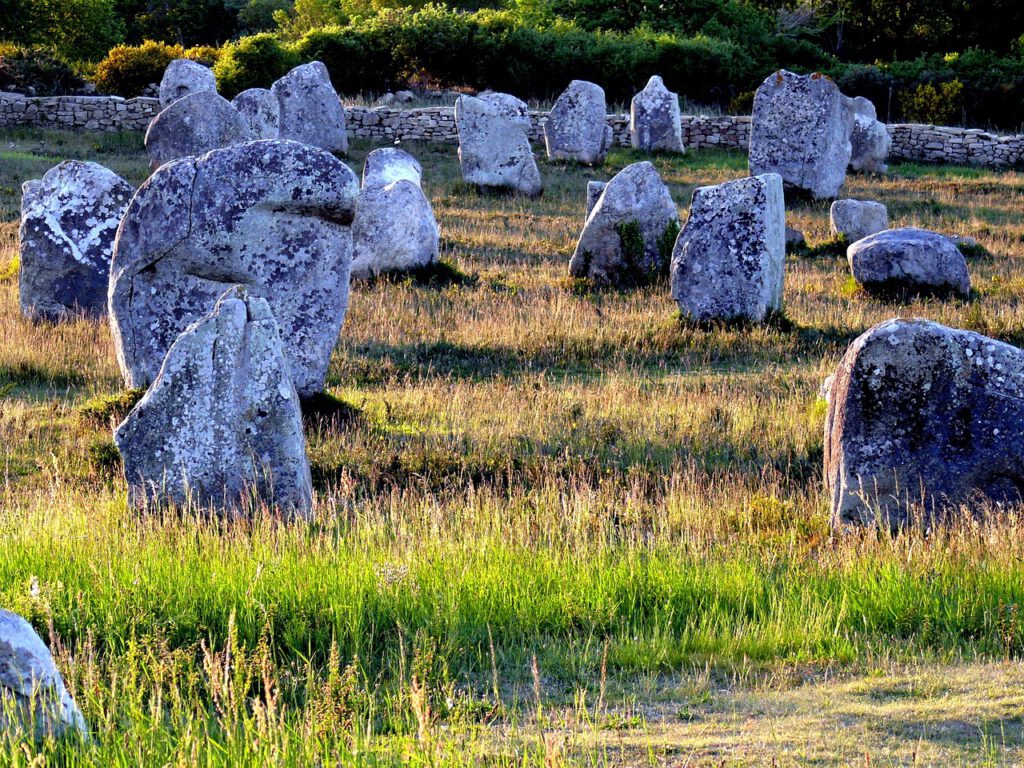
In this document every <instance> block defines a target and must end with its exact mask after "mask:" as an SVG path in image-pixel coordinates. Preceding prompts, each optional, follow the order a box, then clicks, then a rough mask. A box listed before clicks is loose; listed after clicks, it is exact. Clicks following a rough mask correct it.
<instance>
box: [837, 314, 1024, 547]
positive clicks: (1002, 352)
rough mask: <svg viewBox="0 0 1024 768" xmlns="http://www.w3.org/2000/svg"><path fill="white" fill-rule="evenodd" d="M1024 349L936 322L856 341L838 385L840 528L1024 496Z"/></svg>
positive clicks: (927, 516) (888, 328) (904, 324)
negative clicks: (1023, 492)
mask: <svg viewBox="0 0 1024 768" xmlns="http://www.w3.org/2000/svg"><path fill="white" fill-rule="evenodd" d="M1021 446H1024V351H1022V350H1020V349H1018V348H1017V347H1012V346H1010V345H1009V344H1004V343H1002V342H999V341H996V340H995V339H990V338H988V337H986V336H981V335H979V334H977V333H972V332H970V331H961V330H955V329H952V328H947V327H945V326H943V325H939V324H938V323H933V322H929V321H927V320H888V321H886V322H884V323H881V324H879V325H876V326H875V327H874V328H871V329H870V330H869V331H867V332H866V333H864V334H863V335H862V336H860V337H859V338H857V339H856V340H855V341H854V342H853V344H851V345H850V348H849V350H847V352H846V355H845V357H844V358H843V360H842V362H841V363H840V364H839V368H838V370H837V371H836V374H835V378H834V379H833V382H832V385H831V388H830V393H829V407H828V412H827V415H826V420H825V477H826V482H827V485H828V491H829V495H830V496H831V505H832V523H833V525H834V526H836V527H844V526H847V525H850V524H861V525H862V524H870V523H873V522H876V521H877V522H879V523H880V524H882V525H886V526H890V527H894V528H896V527H901V526H903V525H905V524H906V523H907V522H909V521H910V520H911V519H913V518H915V517H916V516H917V515H918V514H919V515H921V516H922V517H923V518H924V520H925V521H926V522H933V521H936V520H938V519H939V518H940V517H941V516H942V513H943V512H944V511H946V510H950V509H952V508H954V507H955V506H956V505H959V504H967V505H969V506H970V507H972V508H974V509H977V508H978V507H979V506H980V505H981V504H982V503H984V502H989V503H992V502H994V503H1019V502H1020V501H1021V500H1022V498H1024V496H1022V491H1024V451H1022V447H1021Z"/></svg>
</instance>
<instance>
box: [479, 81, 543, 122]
mask: <svg viewBox="0 0 1024 768" xmlns="http://www.w3.org/2000/svg"><path fill="white" fill-rule="evenodd" d="M477 98H478V99H480V100H481V101H486V102H487V103H488V104H490V105H491V106H492V107H494V108H495V109H497V110H498V114H500V115H502V116H504V117H507V118H508V119H509V120H512V121H513V122H515V123H519V125H521V126H523V128H525V129H526V130H527V131H529V130H530V126H531V125H532V123H531V122H530V107H529V106H527V104H526V102H525V101H523V100H522V99H520V98H518V97H517V96H513V95H512V94H511V93H499V92H498V91H484V92H483V93H480V94H478V95H477Z"/></svg>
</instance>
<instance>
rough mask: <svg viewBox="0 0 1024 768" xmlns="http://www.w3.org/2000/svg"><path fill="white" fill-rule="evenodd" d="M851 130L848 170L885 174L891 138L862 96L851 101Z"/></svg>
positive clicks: (871, 106) (869, 103)
mask: <svg viewBox="0 0 1024 768" xmlns="http://www.w3.org/2000/svg"><path fill="white" fill-rule="evenodd" d="M851 106H852V109H853V130H852V132H851V133H850V147H851V154H850V168H852V169H853V170H855V171H868V172H870V173H885V172H886V171H887V170H889V166H888V165H886V164H885V161H886V159H887V158H888V157H889V150H890V149H891V148H892V137H891V136H890V135H889V131H888V129H887V128H886V127H885V123H881V122H879V121H878V115H877V113H876V112H875V105H874V104H872V103H871V101H870V100H869V99H865V98H864V97H863V96H857V97H856V98H855V99H852V100H851Z"/></svg>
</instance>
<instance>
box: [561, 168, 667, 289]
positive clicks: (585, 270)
mask: <svg viewBox="0 0 1024 768" xmlns="http://www.w3.org/2000/svg"><path fill="white" fill-rule="evenodd" d="M678 232H679V211H678V209H677V208H676V204H675V202H673V200H672V195H671V194H669V191H668V188H667V187H666V186H665V185H664V184H663V183H662V181H661V177H660V176H658V171H657V170H655V168H654V166H653V165H652V164H651V163H649V162H646V161H645V162H642V163H633V164H632V165H627V166H626V167H625V168H623V169H622V170H621V171H619V172H618V173H617V174H615V176H613V177H612V180H611V181H609V182H608V183H607V184H606V185H605V186H604V188H603V190H602V191H601V196H600V197H599V198H598V200H597V202H596V203H595V204H594V207H593V208H592V209H591V211H590V213H589V214H588V216H587V221H586V223H585V224H584V225H583V232H582V233H581V234H580V239H579V241H578V242H577V243H576V250H575V251H574V252H573V255H572V260H571V261H570V262H569V273H570V274H571V275H573V276H574V277H585V278H588V279H590V280H593V281H594V282H596V283H600V284H606V285H629V284H632V283H637V282H643V281H645V280H648V279H650V278H652V277H655V276H657V275H659V274H663V273H664V272H665V271H666V270H667V269H668V260H669V254H670V253H671V249H672V242H673V241H674V238H675V235H676V234H677V233H678Z"/></svg>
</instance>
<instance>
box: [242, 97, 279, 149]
mask: <svg viewBox="0 0 1024 768" xmlns="http://www.w3.org/2000/svg"><path fill="white" fill-rule="evenodd" d="M231 106H233V107H234V108H235V109H236V110H238V114H240V115H241V116H242V119H243V120H245V123H246V125H248V126H249V134H250V135H251V136H252V138H254V139H276V138H278V136H279V135H280V133H281V105H280V103H279V102H278V101H277V96H275V95H274V94H273V92H272V91H268V90H267V89H266V88H250V89H248V90H246V91H242V92H241V93H240V94H238V95H237V96H235V98H233V99H232V100H231Z"/></svg>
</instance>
